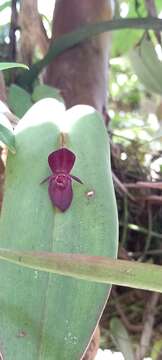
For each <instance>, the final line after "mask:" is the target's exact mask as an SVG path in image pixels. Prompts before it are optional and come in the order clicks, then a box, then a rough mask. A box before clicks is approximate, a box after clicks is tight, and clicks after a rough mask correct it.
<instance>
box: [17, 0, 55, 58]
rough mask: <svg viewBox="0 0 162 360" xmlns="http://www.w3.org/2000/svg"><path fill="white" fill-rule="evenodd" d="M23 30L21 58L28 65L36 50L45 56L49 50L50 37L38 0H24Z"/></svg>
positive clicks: (22, 6)
mask: <svg viewBox="0 0 162 360" xmlns="http://www.w3.org/2000/svg"><path fill="white" fill-rule="evenodd" d="M19 25H20V30H21V42H20V60H21V61H22V62H23V63H25V64H28V65H31V64H32V60H33V57H34V54H35V52H36V51H38V52H39V53H41V55H42V56H44V55H45V54H46V52H47V50H48V38H47V36H46V33H45V31H44V28H43V25H42V22H41V18H40V16H39V13H38V8H37V0H22V1H21V8H20V16H19Z"/></svg>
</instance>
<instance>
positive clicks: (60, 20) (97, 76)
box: [45, 0, 113, 115]
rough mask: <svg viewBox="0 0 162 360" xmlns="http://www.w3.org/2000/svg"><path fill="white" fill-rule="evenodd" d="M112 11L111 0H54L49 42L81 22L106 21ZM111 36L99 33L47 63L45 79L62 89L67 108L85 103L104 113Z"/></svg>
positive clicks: (73, 28)
mask: <svg viewBox="0 0 162 360" xmlns="http://www.w3.org/2000/svg"><path fill="white" fill-rule="evenodd" d="M112 12H113V7H112V1H111V0H100V1H99V0H88V1H87V0H82V1H78V0H70V1H67V0H56V5H55V11H54V17H53V30H52V41H53V40H55V39H57V38H59V37H60V36H61V35H63V34H65V33H67V32H70V31H72V30H75V29H76V28H78V27H79V26H81V25H85V24H90V23H96V22H100V21H106V20H109V19H111V18H112ZM110 39H111V36H110V34H108V33H104V34H101V35H98V36H96V37H94V38H93V39H91V40H89V41H85V42H84V43H82V44H79V45H77V46H74V47H73V48H71V49H69V50H67V51H65V52H64V53H63V54H61V55H60V56H58V57H57V58H56V59H54V61H53V62H52V63H51V64H50V65H49V66H48V68H47V73H46V77H45V82H46V83H48V84H50V85H52V86H54V87H56V88H59V89H60V90H61V93H62V96H63V98H64V100H65V103H66V106H67V108H69V107H71V106H73V105H76V104H88V105H92V106H93V107H95V108H96V109H97V110H98V111H99V112H101V113H103V114H104V115H105V110H106V103H107V76H108V53H109V46H110V42H111V41H110Z"/></svg>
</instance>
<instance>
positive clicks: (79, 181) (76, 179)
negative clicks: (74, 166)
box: [70, 175, 83, 184]
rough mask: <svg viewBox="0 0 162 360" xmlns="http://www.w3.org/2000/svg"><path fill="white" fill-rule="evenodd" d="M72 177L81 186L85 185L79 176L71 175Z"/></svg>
mask: <svg viewBox="0 0 162 360" xmlns="http://www.w3.org/2000/svg"><path fill="white" fill-rule="evenodd" d="M70 176H71V177H72V178H73V180H75V181H77V182H78V183H79V184H83V181H81V180H80V179H79V178H78V177H77V176H75V175H70Z"/></svg>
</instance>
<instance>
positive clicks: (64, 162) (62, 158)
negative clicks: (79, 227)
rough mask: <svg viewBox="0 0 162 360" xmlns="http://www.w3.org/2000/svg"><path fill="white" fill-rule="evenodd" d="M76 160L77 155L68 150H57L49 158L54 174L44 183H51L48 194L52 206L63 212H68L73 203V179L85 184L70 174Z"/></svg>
mask: <svg viewBox="0 0 162 360" xmlns="http://www.w3.org/2000/svg"><path fill="white" fill-rule="evenodd" d="M75 159H76V157H75V154H74V153H73V152H72V151H70V150H68V149H66V148H61V149H59V150H56V151H54V152H52V153H51V154H50V155H49V156H48V164H49V167H50V169H51V170H52V173H53V174H52V175H51V176H49V177H48V178H47V179H45V180H44V181H46V180H48V181H49V183H48V193H49V197H50V199H51V201H52V204H53V205H54V206H56V207H58V208H59V209H60V210H61V211H65V210H67V209H68V208H69V206H70V204H71V202H72V199H73V189H72V179H74V180H75V181H77V182H79V183H80V184H83V183H82V181H81V180H80V179H79V178H78V177H76V176H74V175H71V174H70V171H71V170H72V168H73V166H74V162H75ZM44 181H43V182H44Z"/></svg>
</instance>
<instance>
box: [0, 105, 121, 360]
mask: <svg viewBox="0 0 162 360" xmlns="http://www.w3.org/2000/svg"><path fill="white" fill-rule="evenodd" d="M61 133H65V135H64V137H63V136H61ZM15 136H16V156H12V155H10V156H9V158H8V161H7V168H6V185H5V196H4V203H3V208H2V215H1V223H0V234H1V235H0V246H1V247H2V248H10V249H17V250H32V251H36V250H37V251H55V252H59V253H81V254H89V255H101V256H102V255H105V256H106V255H107V256H109V257H112V258H114V257H116V253H117V238H118V225H117V211H116V203H115V198H114V190H113V185H112V177H111V168H110V150H109V144H108V138H107V133H106V129H105V127H104V124H103V120H102V118H101V117H100V115H99V114H98V113H97V112H96V111H95V110H94V109H93V108H91V107H89V106H84V105H82V106H76V107H74V108H72V109H69V110H68V111H67V112H65V111H64V106H63V104H61V103H58V102H57V101H56V100H54V99H44V100H41V101H40V102H38V103H36V104H35V105H34V106H33V107H32V108H31V109H30V110H29V111H28V113H27V114H26V115H25V116H24V118H23V119H22V120H21V121H20V122H19V124H18V126H17V128H16V133H15ZM62 140H63V141H64V143H65V145H66V146H67V147H68V148H70V149H71V150H72V151H73V152H74V153H75V154H76V162H75V165H74V168H73V175H75V176H79V177H80V179H81V180H82V181H83V183H84V185H81V184H78V183H77V182H75V183H74V184H73V192H74V197H73V202H72V204H71V206H70V208H69V209H68V210H67V211H65V212H64V213H61V212H59V211H58V210H57V209H55V208H53V207H52V204H51V202H50V200H49V196H48V185H47V183H44V184H40V183H41V181H42V180H43V179H44V178H46V177H47V176H48V175H49V174H50V171H49V168H48V161H47V158H48V154H49V153H50V152H52V151H54V150H56V149H58V147H60V142H62ZM90 195H92V196H90ZM76 235H77V236H76ZM0 273H1V277H0V286H1V289H3V291H1V294H0V309H1V314H0V323H1V326H0V339H1V344H2V345H3V346H2V352H3V353H4V358H6V359H7V360H13V354H14V357H15V358H16V360H20V359H21V360H22V359H24V360H40V359H41V360H44V359H46V360H50V359H51V360H53V359H59V360H72V359H73V360H78V359H80V357H81V356H82V354H83V352H84V350H85V348H86V346H87V344H88V342H89V340H90V338H91V336H92V333H93V331H94V329H95V327H96V324H97V322H98V320H99V317H100V315H101V312H102V309H103V307H104V305H105V302H106V299H107V296H108V294H109V291H110V286H109V285H105V284H98V283H94V282H90V281H83V280H77V279H72V278H67V277H64V276H59V275H51V274H47V273H42V272H39V271H34V270H32V269H25V268H20V267H17V266H13V264H10V263H7V262H6V263H3V264H2V263H0ZM4 279H5V282H4Z"/></svg>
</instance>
